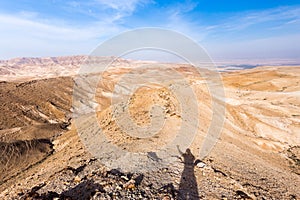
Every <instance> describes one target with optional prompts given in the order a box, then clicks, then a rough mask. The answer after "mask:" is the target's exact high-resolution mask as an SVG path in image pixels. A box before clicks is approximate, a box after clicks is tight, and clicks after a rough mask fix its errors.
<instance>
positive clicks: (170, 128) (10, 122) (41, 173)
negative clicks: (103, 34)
mask: <svg viewBox="0 0 300 200" xmlns="http://www.w3.org/2000/svg"><path fill="white" fill-rule="evenodd" d="M77 59H79V60H80V59H82V57H78V58H77V57H74V58H72V59H71V58H65V61H64V59H62V58H57V59H56V58H51V59H39V60H36V59H30V60H26V59H19V60H16V61H14V63H15V64H12V61H10V62H6V63H5V65H6V66H8V65H10V66H14V67H12V68H14V69H17V68H18V67H17V66H22V67H19V68H20V69H19V70H21V71H24V77H22V79H18V78H16V77H18V75H17V76H15V75H14V73H4V74H3V76H2V78H3V77H4V78H5V81H2V82H1V83H0V85H1V87H0V90H1V93H0V99H1V105H0V111H1V115H0V128H1V130H0V148H1V153H0V154H1V163H0V165H1V166H0V169H1V172H0V174H1V175H0V179H1V180H0V197H1V198H2V199H26V198H27V199H47V198H48V199H52V198H55V197H58V198H61V199H68V198H69V199H101V198H102V199H126V198H133V199H163V198H164V199H172V198H173V199H186V198H187V197H190V198H194V199H197V198H204V199H222V198H223V199H225V198H227V199H256V198H257V199H263V198H264V199H272V198H273V199H274V198H275V199H293V198H294V199H297V198H300V193H299V189H298V188H299V187H298V186H299V184H300V175H299V173H300V172H299V169H300V166H299V160H300V155H299V151H300V134H299V133H300V109H299V107H300V93H299V91H300V83H299V80H300V68H299V67H288V66H282V67H281V66H276V67H272V66H265V67H257V68H254V69H247V70H241V71H233V72H222V74H221V75H222V78H223V85H224V89H225V96H226V98H225V99H224V98H219V99H217V101H216V102H217V103H220V104H225V106H226V114H225V116H224V119H225V122H224V127H223V129H222V132H221V135H220V138H219V139H218V140H217V143H216V145H215V146H214V148H213V150H212V151H211V152H210V154H209V155H208V156H207V157H206V158H204V159H203V160H201V161H200V160H197V159H199V151H200V149H201V145H202V143H203V141H204V139H205V137H206V135H207V131H208V128H209V125H210V123H211V120H212V118H213V112H212V97H211V93H210V92H211V91H209V88H208V87H207V84H206V81H207V80H205V79H204V77H201V76H199V74H197V72H196V71H195V70H194V69H193V68H191V67H190V66H188V65H179V64H178V65H176V64H173V65H174V68H175V69H176V70H177V71H178V72H180V73H182V74H183V75H184V77H185V79H186V80H187V81H188V83H189V87H191V88H192V89H193V91H194V93H195V96H196V98H197V100H198V103H199V104H198V113H199V120H200V121H201V124H200V125H199V127H198V129H197V135H196V137H195V138H194V139H193V143H192V144H191V146H190V151H185V150H184V149H183V150H182V151H183V152H182V153H183V154H179V153H178V154H177V155H176V156H177V157H176V159H175V161H174V162H172V163H170V164H169V165H168V166H167V167H163V168H162V169H156V170H154V171H145V172H141V173H137V172H135V171H122V170H119V169H113V168H109V167H107V166H106V165H105V163H103V162H102V161H101V159H100V160H99V159H97V158H95V156H94V155H92V154H91V153H90V152H89V151H88V148H87V147H86V146H85V145H84V142H83V141H82V138H80V136H79V135H78V133H77V130H78V127H76V124H75V123H74V120H73V119H71V118H72V111H73V109H74V108H73V107H72V95H73V87H74V79H73V78H74V76H73V75H74V74H75V73H74V69H75V68H76V70H78V65H77V64H76V63H77V61H78V60H77ZM63 62H64V63H66V65H65V67H64V68H65V69H66V71H69V72H70V75H72V76H67V75H68V74H66V73H65V74H64V75H66V76H67V77H57V76H60V75H61V74H59V75H55V73H54V72H53V68H51V67H52V66H57V67H58V66H59V65H61V63H63ZM3 63H4V62H1V65H3ZM136 64H137V63H136V62H133V61H132V63H131V62H129V61H125V60H119V61H118V64H117V67H116V68H114V69H113V70H111V71H107V72H105V74H102V75H103V77H104V81H102V82H100V83H99V84H98V86H97V91H96V98H95V102H96V103H97V106H96V107H95V111H96V118H97V120H98V122H99V124H97V126H96V128H97V127H98V128H101V129H102V130H103V132H104V134H105V136H106V137H107V138H108V140H109V141H110V142H111V143H112V144H114V145H116V146H119V147H120V148H123V149H125V150H126V151H130V152H140V151H141V150H144V151H145V152H152V150H155V149H156V148H157V147H158V146H164V145H165V144H167V143H169V142H171V141H172V140H173V139H174V137H175V136H176V133H177V132H178V128H180V125H181V123H182V120H183V118H182V115H181V113H180V112H181V105H180V102H178V100H177V99H176V95H174V94H172V92H170V91H169V90H168V89H167V88H165V87H161V86H159V85H155V84H152V85H151V84H150V85H148V86H145V87H142V88H139V89H138V90H136V91H135V92H134V95H132V96H131V97H130V101H129V107H128V108H129V115H130V117H131V120H132V122H134V123H136V124H138V125H139V126H147V125H149V124H151V122H152V121H151V119H152V118H153V117H155V116H151V109H152V107H151V106H152V105H153V104H157V105H160V106H161V107H162V108H163V114H164V120H165V124H164V127H163V128H162V129H161V130H160V132H159V133H157V134H156V137H153V138H148V139H147V138H146V139H138V138H135V137H132V136H130V135H128V133H127V132H126V131H124V129H122V128H120V127H119V124H118V123H117V122H116V119H115V118H114V117H113V116H112V110H113V109H112V103H111V102H112V101H111V98H112V97H113V93H114V92H115V91H114V89H115V85H116V84H117V83H118V81H120V79H121V78H122V76H123V75H124V74H128V73H136V74H143V73H146V71H143V70H150V69H139V70H135V72H131V67H130V66H135V65H136ZM3 66H4V65H3ZM27 66H43V70H45V73H44V74H43V75H41V76H40V77H39V79H35V78H34V80H32V74H31V75H30V74H29V75H28V74H27V76H26V78H25V74H26V73H25V71H26V70H29V71H30V69H31V68H30V67H28V68H27ZM123 66H124V67H123ZM1 69H7V70H11V69H10V68H6V67H2V68H1ZM72 70H73V71H72ZM151 70H153V69H151ZM155 70H156V72H157V75H159V74H161V71H160V70H165V69H159V68H156V69H155ZM155 70H154V71H155ZM2 71H3V70H2ZM38 71H39V70H37V72H36V73H38ZM54 71H55V70H54ZM10 72H11V71H10ZM18 73H20V72H18ZM18 73H15V74H18ZM49 74H51V75H50V76H49ZM166 74H167V73H166ZM49 77H52V78H49ZM134 77H137V76H134ZM120 99H121V100H122V97H120ZM91 117H95V115H93V116H90V115H87V116H85V121H84V124H83V126H85V127H87V128H86V129H84V131H90V130H91V129H92V128H93V127H94V125H95V124H93V123H92V120H89V119H90V118H91ZM125 128H126V127H125ZM126 130H127V129H126ZM99 145H101V144H100V143H99ZM149 156H151V157H152V158H153V159H155V155H154V154H149ZM157 162H159V160H157ZM191 163H195V164H196V165H193V164H191Z"/></svg>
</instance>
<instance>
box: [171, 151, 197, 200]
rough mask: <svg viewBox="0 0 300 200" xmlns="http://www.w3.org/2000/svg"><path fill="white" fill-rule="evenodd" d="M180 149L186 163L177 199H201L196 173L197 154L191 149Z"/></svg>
mask: <svg viewBox="0 0 300 200" xmlns="http://www.w3.org/2000/svg"><path fill="white" fill-rule="evenodd" d="M177 148H178V151H179V153H180V155H181V156H182V158H183V159H182V158H181V160H182V162H183V163H184V169H183V172H182V175H181V179H180V183H179V189H178V194H177V199H200V197H199V193H198V187H197V180H196V176H195V173H194V166H195V164H194V163H195V156H194V155H193V154H192V152H191V150H190V149H186V151H185V152H184V153H183V152H182V151H180V149H179V147H177Z"/></svg>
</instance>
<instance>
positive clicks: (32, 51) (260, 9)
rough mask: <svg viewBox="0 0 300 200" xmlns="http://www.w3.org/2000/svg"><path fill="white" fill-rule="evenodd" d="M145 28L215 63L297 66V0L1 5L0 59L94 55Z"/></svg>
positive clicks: (20, 0)
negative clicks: (170, 33) (179, 38)
mask: <svg viewBox="0 0 300 200" xmlns="http://www.w3.org/2000/svg"><path fill="white" fill-rule="evenodd" d="M141 27H161V28H167V29H171V30H175V31H179V32H181V33H183V34H185V35H187V36H189V37H191V38H192V39H194V40H195V41H197V42H198V43H199V44H200V45H202V46H203V47H204V48H205V49H207V51H208V53H209V54H210V55H211V56H212V58H213V59H215V60H230V59H291V60H300V45H299V44H300V1H299V0H297V1H296V0H294V1H292V0H251V1H250V0H249V1H242V0H237V1H233V0H222V1H221V0H220V1H217V0H199V1H192V0H191V1H154V0H124V1H121V0H84V1H83V0H82V1H79V0H78V1H76V0H40V1H34V0H9V1H5V0H1V1H0V36H1V37H0V38H1V39H0V46H1V48H0V59H7V58H13V57H27V56H30V57H39V56H59V55H78V54H89V53H90V52H91V51H92V50H93V49H94V48H96V47H97V46H98V45H99V44H100V43H101V42H103V41H105V40H106V39H108V38H111V37H113V36H115V35H117V34H119V33H121V32H123V31H126V30H130V29H134V28H141Z"/></svg>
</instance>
